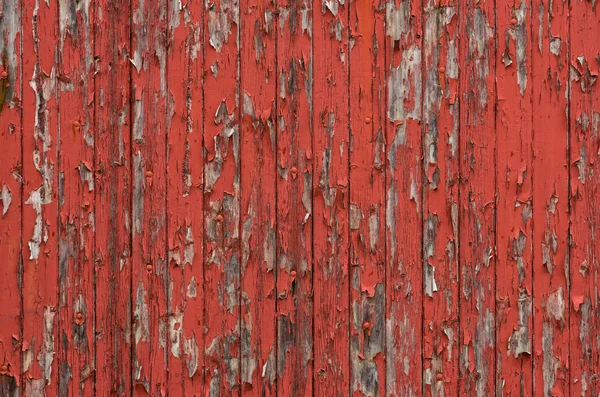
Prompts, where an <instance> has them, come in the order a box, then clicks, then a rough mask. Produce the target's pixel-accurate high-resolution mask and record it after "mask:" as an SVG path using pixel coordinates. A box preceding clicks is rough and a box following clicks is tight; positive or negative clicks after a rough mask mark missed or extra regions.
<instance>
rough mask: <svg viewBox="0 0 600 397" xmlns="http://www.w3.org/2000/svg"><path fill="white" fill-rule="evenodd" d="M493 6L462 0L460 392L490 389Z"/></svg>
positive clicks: (492, 351)
mask: <svg viewBox="0 0 600 397" xmlns="http://www.w3.org/2000/svg"><path fill="white" fill-rule="evenodd" d="M494 13H495V9H494V2H493V1H490V0H486V1H481V2H476V1H471V0H469V1H465V2H461V3H460V4H459V24H460V33H459V36H460V37H461V38H463V39H462V40H460V50H459V57H460V61H459V69H460V71H461V72H462V73H461V74H460V84H459V87H460V93H461V98H460V99H461V100H462V104H461V108H460V126H461V130H460V136H459V142H460V144H459V148H460V149H459V150H460V153H461V159H460V186H459V196H460V204H459V224H460V225H461V228H460V248H459V258H460V277H461V279H460V296H459V298H460V301H459V307H460V313H459V316H460V333H461V334H460V339H459V346H460V352H461V353H460V359H459V360H460V382H459V394H460V395H465V394H466V395H471V396H475V395H476V396H488V395H490V394H492V393H494V391H495V378H496V365H495V364H496V363H495V350H496V349H495V343H496V339H495V336H496V335H495V321H494V320H495V305H496V302H495V268H496V252H495V251H496V250H495V247H496V231H495V224H494V218H495V216H496V197H495V193H496V186H495V179H496V168H495V160H496V159H495V149H496V148H495V146H496V145H495V105H496V90H495V77H496V76H495V65H496V61H495V45H494V34H495V25H494V19H495V14H494ZM503 266H504V264H503Z"/></svg>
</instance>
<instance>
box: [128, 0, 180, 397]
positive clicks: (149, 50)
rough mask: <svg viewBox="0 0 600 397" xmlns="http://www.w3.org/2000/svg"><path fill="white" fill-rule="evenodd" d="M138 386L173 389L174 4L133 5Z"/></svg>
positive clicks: (139, 391)
mask: <svg viewBox="0 0 600 397" xmlns="http://www.w3.org/2000/svg"><path fill="white" fill-rule="evenodd" d="M131 12H132V26H131V40H132V43H131V48H132V50H131V57H130V58H131V63H132V68H131V84H132V89H131V93H130V95H131V104H132V110H131V111H132V113H131V115H132V116H131V117H132V123H133V124H132V136H131V139H132V148H131V157H132V160H131V175H130V177H131V179H132V181H133V190H132V204H131V206H132V208H131V210H132V217H131V218H132V220H131V227H132V264H131V266H132V281H131V294H132V308H131V310H132V331H131V343H132V357H131V361H132V362H131V367H132V375H131V376H132V383H133V388H134V390H133V393H134V395H140V396H142V395H150V396H162V395H165V394H166V389H167V385H168V384H167V368H168V360H169V356H170V355H169V354H168V347H169V346H168V335H167V334H168V326H169V318H168V307H167V291H168V288H169V274H168V257H167V255H168V253H167V232H166V229H167V221H168V220H167V212H166V201H167V180H166V178H167V159H166V156H167V147H166V144H167V137H166V134H167V131H166V129H167V99H168V98H167V92H168V88H167V71H166V68H167V44H168V36H167V34H168V30H167V2H166V0H162V1H156V2H146V1H144V0H134V1H133V3H132V10H131Z"/></svg>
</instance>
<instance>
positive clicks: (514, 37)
mask: <svg viewBox="0 0 600 397" xmlns="http://www.w3.org/2000/svg"><path fill="white" fill-rule="evenodd" d="M496 24H497V36H498V37H497V46H498V47H497V49H496V65H495V67H496V87H497V109H496V192H497V193H496V194H497V209H496V211H497V226H496V233H497V241H496V245H497V247H496V249H497V252H496V254H497V266H496V280H497V282H496V353H495V354H496V395H506V396H512V395H519V396H530V395H531V394H532V392H533V374H532V370H533V365H532V362H533V361H532V353H533V349H532V339H533V322H532V321H533V313H532V308H533V307H532V303H533V282H532V281H533V273H532V269H533V252H532V248H533V228H532V224H533V223H532V204H533V198H532V189H531V188H532V175H533V162H532V161H533V159H532V153H533V152H532V142H533V136H532V125H531V121H532V114H531V109H532V104H531V92H532V87H531V84H532V78H531V62H532V59H531V52H532V42H531V4H530V3H529V2H528V1H526V0H497V1H496Z"/></svg>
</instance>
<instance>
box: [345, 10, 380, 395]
mask: <svg viewBox="0 0 600 397" xmlns="http://www.w3.org/2000/svg"><path fill="white" fill-rule="evenodd" d="M349 7H350V22H349V23H350V26H349V31H350V32H349V34H350V36H349V48H350V50H349V54H348V58H349V62H350V82H349V84H350V87H349V88H350V98H351V100H350V141H349V145H350V146H349V151H350V154H349V156H350V170H349V173H350V174H349V179H350V180H349V187H350V189H349V194H350V207H349V214H348V216H349V227H350V235H351V237H350V296H351V302H350V308H349V310H350V312H349V316H350V392H351V393H352V394H353V395H364V396H376V395H379V396H384V395H385V384H386V383H385V374H386V372H385V356H384V355H385V346H384V344H385V303H386V299H385V135H384V134H385V66H384V65H385V51H384V50H385V41H386V39H385V7H384V4H383V3H377V2H368V1H353V2H351V3H350V6H349ZM353 187H354V188H353Z"/></svg>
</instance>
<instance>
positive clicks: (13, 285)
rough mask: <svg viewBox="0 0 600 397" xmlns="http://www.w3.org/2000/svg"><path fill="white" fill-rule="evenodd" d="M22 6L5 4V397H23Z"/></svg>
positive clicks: (1, 346)
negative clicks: (21, 396)
mask: <svg viewBox="0 0 600 397" xmlns="http://www.w3.org/2000/svg"><path fill="white" fill-rule="evenodd" d="M21 29H22V26H21V4H20V2H19V1H16V0H5V1H3V2H2V4H1V5H0V125H1V127H0V147H1V148H2V149H1V150H0V153H1V154H0V155H1V156H2V159H3V161H2V165H1V166H0V201H1V202H2V205H1V206H0V257H1V258H2V261H3V265H2V267H1V270H0V277H1V279H2V284H1V285H0V302H2V310H0V324H2V327H1V329H0V395H2V396H9V397H12V396H15V397H16V396H20V395H21V394H22V390H23V389H22V383H21V382H22V381H21V340H22V339H21V338H22V325H23V324H22V318H23V317H22V312H21V308H22V291H21V272H22V267H21V266H22V261H21V230H22V224H21V207H22V200H23V195H22V193H23V192H22V165H23V160H22V153H23V152H22V150H21V149H22V142H23V135H22V133H23V130H22V125H21V119H22V114H21V99H22V97H23V94H22V73H23V70H22V68H23V65H22V57H21V53H22V52H21V51H22V49H21V34H22V31H21Z"/></svg>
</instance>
